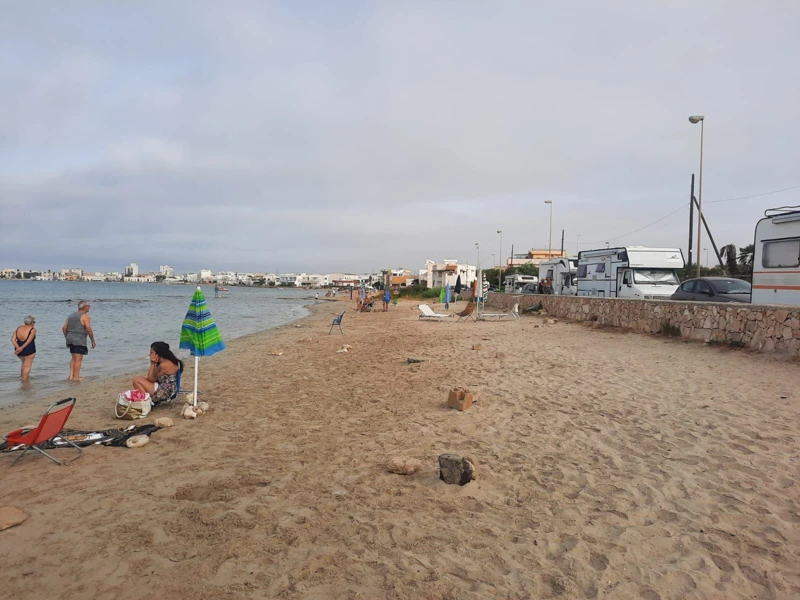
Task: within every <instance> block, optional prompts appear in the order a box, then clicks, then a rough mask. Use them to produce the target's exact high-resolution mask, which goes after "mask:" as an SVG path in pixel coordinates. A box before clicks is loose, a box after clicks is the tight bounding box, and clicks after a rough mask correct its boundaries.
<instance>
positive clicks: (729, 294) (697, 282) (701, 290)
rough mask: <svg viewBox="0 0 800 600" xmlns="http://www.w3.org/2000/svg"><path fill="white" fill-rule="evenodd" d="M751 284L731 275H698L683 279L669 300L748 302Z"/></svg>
mask: <svg viewBox="0 0 800 600" xmlns="http://www.w3.org/2000/svg"><path fill="white" fill-rule="evenodd" d="M750 289H751V286H750V284H749V283H748V282H746V281H743V280H741V279H735V278H733V277H699V278H697V279H688V280H687V281H684V282H683V283H682V284H681V285H680V287H679V288H678V290H677V291H676V292H675V293H674V294H672V296H671V298H670V300H683V301H686V300H692V301H705V302H750Z"/></svg>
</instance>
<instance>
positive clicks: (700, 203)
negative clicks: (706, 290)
mask: <svg viewBox="0 0 800 600" xmlns="http://www.w3.org/2000/svg"><path fill="white" fill-rule="evenodd" d="M705 122H706V118H705V116H703V115H692V116H691V117H689V123H691V124H693V125H697V124H698V123H700V188H699V190H698V192H697V248H698V249H699V248H701V247H702V246H701V245H700V242H701V240H702V238H703V134H704V133H705V132H704V127H705ZM706 262H708V261H706ZM697 276H698V277H700V261H699V260H698V261H697Z"/></svg>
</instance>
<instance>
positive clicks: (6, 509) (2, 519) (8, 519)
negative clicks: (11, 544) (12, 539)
mask: <svg viewBox="0 0 800 600" xmlns="http://www.w3.org/2000/svg"><path fill="white" fill-rule="evenodd" d="M27 518H28V515H26V514H25V513H24V512H22V511H21V510H20V509H18V508H14V507H13V506H0V531H2V530H3V529H8V528H9V527H15V526H17V525H19V524H21V523H24V522H25V520H26V519H27Z"/></svg>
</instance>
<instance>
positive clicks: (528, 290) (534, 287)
mask: <svg viewBox="0 0 800 600" xmlns="http://www.w3.org/2000/svg"><path fill="white" fill-rule="evenodd" d="M520 293H521V294H538V293H539V284H538V283H533V282H531V283H526V284H525V285H523V286H522V289H521V290H520Z"/></svg>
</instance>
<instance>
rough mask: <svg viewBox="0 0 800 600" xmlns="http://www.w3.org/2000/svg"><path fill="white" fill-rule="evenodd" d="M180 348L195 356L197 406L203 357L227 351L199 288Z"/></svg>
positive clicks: (187, 314)
mask: <svg viewBox="0 0 800 600" xmlns="http://www.w3.org/2000/svg"><path fill="white" fill-rule="evenodd" d="M179 347H180V348H183V349H184V350H188V351H189V352H190V353H191V355H192V356H194V395H193V396H192V397H193V403H194V405H195V406H197V366H198V362H199V359H200V357H201V356H212V355H214V354H216V353H217V352H220V351H222V350H225V343H224V342H223V341H222V336H221V335H220V334H219V329H217V324H216V323H215V322H214V319H213V317H212V316H211V311H210V310H208V304H206V298H205V296H203V290H201V289H200V287H199V286H198V287H197V289H196V290H195V292H194V296H192V302H191V303H190V304H189V310H188V311H187V312H186V317H185V318H184V319H183V325H182V326H181V342H180V345H179Z"/></svg>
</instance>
